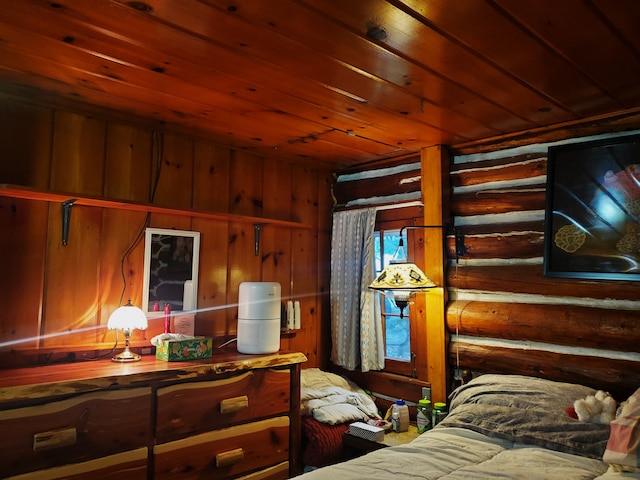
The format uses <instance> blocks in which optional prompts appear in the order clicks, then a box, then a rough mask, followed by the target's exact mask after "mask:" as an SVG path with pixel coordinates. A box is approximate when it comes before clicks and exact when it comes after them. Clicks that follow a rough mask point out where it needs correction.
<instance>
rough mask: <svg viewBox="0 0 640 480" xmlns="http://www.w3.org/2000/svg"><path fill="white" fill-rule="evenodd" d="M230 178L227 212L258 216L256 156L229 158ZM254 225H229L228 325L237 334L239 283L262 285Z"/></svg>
mask: <svg viewBox="0 0 640 480" xmlns="http://www.w3.org/2000/svg"><path fill="white" fill-rule="evenodd" d="M229 171H230V176H229V182H230V183H229V211H230V212H231V213H237V214H240V215H251V216H257V217H259V216H261V215H262V209H263V208H262V207H263V197H262V195H263V161H262V158H261V157H259V156H256V155H252V154H248V153H246V152H240V151H237V150H234V151H233V152H232V156H231V164H230V169H229ZM254 233H255V232H254V227H253V224H248V223H234V222H231V223H230V225H229V257H228V268H229V276H228V282H227V304H228V305H230V306H232V307H231V308H229V309H228V310H227V325H228V329H229V331H231V332H234V333H235V332H236V331H237V319H238V308H237V304H238V293H239V287H240V283H242V282H259V281H262V272H261V267H262V262H261V259H260V252H261V251H262V247H263V245H262V242H261V244H260V246H259V250H258V255H255V240H254V239H255V235H254Z"/></svg>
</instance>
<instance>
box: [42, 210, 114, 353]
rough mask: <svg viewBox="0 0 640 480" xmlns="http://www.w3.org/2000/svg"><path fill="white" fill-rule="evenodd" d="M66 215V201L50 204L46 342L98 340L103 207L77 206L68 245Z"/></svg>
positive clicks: (46, 283)
mask: <svg viewBox="0 0 640 480" xmlns="http://www.w3.org/2000/svg"><path fill="white" fill-rule="evenodd" d="M61 217H62V216H61V205H60V204H57V203H49V218H48V225H49V229H48V235H47V246H46V264H45V284H44V295H43V298H44V312H43V316H42V328H41V334H42V335H43V338H42V344H43V346H49V345H72V344H75V343H80V344H82V343H85V344H86V343H90V342H95V341H96V340H97V335H96V329H97V327H98V325H99V322H98V311H99V307H100V305H99V297H98V295H99V291H100V288H99V277H100V260H99V259H100V255H101V253H102V252H101V246H102V242H101V237H102V234H103V233H102V209H99V208H94V207H82V206H78V207H73V209H72V214H71V222H70V235H69V243H68V245H66V246H63V245H62V221H61Z"/></svg>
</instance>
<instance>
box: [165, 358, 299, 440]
mask: <svg viewBox="0 0 640 480" xmlns="http://www.w3.org/2000/svg"><path fill="white" fill-rule="evenodd" d="M289 385H290V372H289V370H273V369H261V370H253V371H251V372H247V373H244V374H241V375H236V376H234V377H231V378H227V379H223V380H215V381H210V382H193V383H182V384H179V385H173V386H170V387H164V388H160V389H158V393H157V394H158V407H157V426H156V443H165V442H168V441H173V440H178V439H180V438H184V437H187V436H190V435H194V434H197V433H203V432H207V431H210V430H215V429H218V428H223V427H228V426H230V425H234V424H238V423H244V422H248V421H251V420H255V419H259V418H265V417H273V416H276V415H280V414H284V413H288V412H289V410H290V408H291V405H290V397H289V395H290V391H289Z"/></svg>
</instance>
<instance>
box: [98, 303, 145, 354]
mask: <svg viewBox="0 0 640 480" xmlns="http://www.w3.org/2000/svg"><path fill="white" fill-rule="evenodd" d="M107 328H108V329H109V330H113V329H116V328H117V329H120V330H122V331H123V332H124V338H125V348H124V351H123V352H122V353H119V354H118V355H116V356H115V357H113V358H112V359H111V360H112V361H114V362H136V361H138V360H140V355H137V354H135V353H133V352H131V350H129V339H130V338H131V330H133V329H138V330H145V329H146V328H147V316H146V315H145V314H144V312H143V311H142V310H140V309H139V308H138V307H136V306H134V305H132V304H131V300H128V301H127V304H126V305H122V306H121V307H118V308H116V309H115V311H114V312H113V313H112V314H111V316H110V317H109V321H108V322H107Z"/></svg>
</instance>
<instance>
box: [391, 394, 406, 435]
mask: <svg viewBox="0 0 640 480" xmlns="http://www.w3.org/2000/svg"><path fill="white" fill-rule="evenodd" d="M391 428H392V429H393V431H394V432H406V431H407V430H409V407H407V404H406V403H405V402H404V400H396V403H394V404H393V408H392V410H391Z"/></svg>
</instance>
